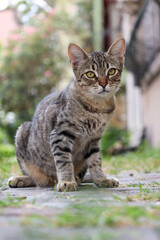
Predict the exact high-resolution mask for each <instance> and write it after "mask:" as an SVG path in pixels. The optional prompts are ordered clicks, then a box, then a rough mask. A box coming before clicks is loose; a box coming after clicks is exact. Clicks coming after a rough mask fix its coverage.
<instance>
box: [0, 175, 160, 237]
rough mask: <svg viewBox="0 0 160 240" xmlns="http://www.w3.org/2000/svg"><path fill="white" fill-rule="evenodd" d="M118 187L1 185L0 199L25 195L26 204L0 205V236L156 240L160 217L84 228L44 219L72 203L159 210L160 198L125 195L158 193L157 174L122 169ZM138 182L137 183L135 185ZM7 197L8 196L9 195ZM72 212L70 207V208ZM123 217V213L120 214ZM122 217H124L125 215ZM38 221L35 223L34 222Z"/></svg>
mask: <svg viewBox="0 0 160 240" xmlns="http://www.w3.org/2000/svg"><path fill="white" fill-rule="evenodd" d="M118 178H119V180H120V187H119V188H110V189H104V188H103V189H98V188H97V187H96V186H95V185H94V184H92V183H83V184H82V185H81V186H80V187H79V188H78V191H77V192H65V193H58V192H56V191H54V190H53V189H51V188H21V189H20V188H19V189H11V188H8V187H5V186H3V187H2V188H1V190H0V200H1V201H2V200H5V199H6V198H7V199H8V194H9V196H10V197H12V198H14V197H20V198H22V199H23V198H24V201H26V202H27V203H26V204H24V205H22V206H20V207H18V206H17V207H11V206H8V207H5V208H0V239H1V240H13V239H16V240H28V239H46V240H48V239H56V240H62V239H70V240H73V239H75V240H80V239H84V240H85V239H86V240H88V239H89V240H99V239H100V240H105V239H115V240H116V239H118V240H119V239H120V240H121V239H123V240H139V239H140V240H143V239H144V240H159V239H160V220H159V221H157V220H156V221H152V222H151V224H149V225H148V224H147V225H145V224H144V225H143V224H141V226H127V224H126V226H125V225H122V226H113V227H109V226H107V225H105V226H104V225H103V226H96V227H90V226H83V227H73V226H70V227H56V224H54V220H53V225H52V224H51V223H50V222H48V221H47V220H46V222H44V221H43V222H41V221H40V220H39V219H41V216H42V217H46V219H54V217H55V218H56V216H58V215H59V214H63V213H64V212H65V211H66V209H71V207H72V205H74V204H79V205H82V206H89V207H91V206H93V207H94V206H97V208H98V207H99V206H100V207H104V209H106V208H114V207H117V206H122V205H123V206H124V205H127V206H143V207H144V206H146V207H147V208H149V207H151V206H155V207H156V208H158V209H159V212H158V215H159V219H160V199H159V201H158V200H155V201H154V200H150V201H126V198H127V197H132V196H136V195H137V194H139V193H140V191H143V189H148V190H150V191H151V192H152V191H153V192H158V191H159V189H160V174H158V173H151V174H138V173H132V172H124V173H123V174H121V175H119V176H118ZM139 183H141V185H142V188H143V189H141V188H140V186H141V185H140V186H139V187H138V186H136V184H139ZM10 197H9V198H10ZM71 211H72V210H71ZM122 217H123V216H122ZM124 218H125V216H124ZM36 221H37V222H36Z"/></svg>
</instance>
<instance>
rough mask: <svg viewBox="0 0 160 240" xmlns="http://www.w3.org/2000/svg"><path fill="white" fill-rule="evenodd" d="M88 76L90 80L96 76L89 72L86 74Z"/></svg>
mask: <svg viewBox="0 0 160 240" xmlns="http://www.w3.org/2000/svg"><path fill="white" fill-rule="evenodd" d="M86 76H87V77H88V78H94V77H95V76H96V75H95V73H94V72H91V71H89V72H87V73H86Z"/></svg>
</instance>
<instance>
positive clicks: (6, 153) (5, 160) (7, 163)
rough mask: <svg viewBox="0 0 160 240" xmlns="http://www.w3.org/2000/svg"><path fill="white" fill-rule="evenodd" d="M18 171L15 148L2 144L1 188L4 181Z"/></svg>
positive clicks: (0, 159) (0, 145) (0, 148)
mask: <svg viewBox="0 0 160 240" xmlns="http://www.w3.org/2000/svg"><path fill="white" fill-rule="evenodd" d="M18 169H19V168H18V164H17V161H16V157H15V147H14V146H13V145H11V144H6V145H5V144H0V187H1V186H2V183H3V181H4V180H5V179H6V178H8V177H10V176H11V174H12V173H13V174H14V173H15V172H17V171H18Z"/></svg>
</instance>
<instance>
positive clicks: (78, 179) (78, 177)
mask: <svg viewBox="0 0 160 240" xmlns="http://www.w3.org/2000/svg"><path fill="white" fill-rule="evenodd" d="M87 169H88V166H87V165H85V166H84V167H83V168H82V169H81V170H80V171H79V172H78V174H77V175H76V176H75V179H76V182H77V184H78V185H80V184H81V182H82V181H83V177H84V175H85V174H86V172H87Z"/></svg>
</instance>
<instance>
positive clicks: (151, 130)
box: [142, 75, 160, 147]
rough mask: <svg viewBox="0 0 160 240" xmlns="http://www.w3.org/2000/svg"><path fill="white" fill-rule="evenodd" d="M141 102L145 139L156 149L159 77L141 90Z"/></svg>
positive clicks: (159, 136) (159, 122)
mask: <svg viewBox="0 0 160 240" xmlns="http://www.w3.org/2000/svg"><path fill="white" fill-rule="evenodd" d="M143 88H144V86H143ZM142 101H143V109H144V126H145V127H146V134H147V139H148V141H149V143H151V144H152V145H153V146H154V147H158V146H160V75H159V76H157V78H156V79H155V80H154V81H153V82H152V83H151V84H150V85H149V86H148V87H145V88H144V89H143V91H142Z"/></svg>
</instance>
